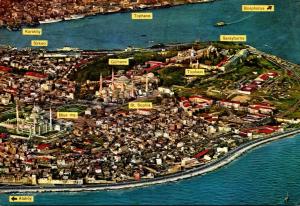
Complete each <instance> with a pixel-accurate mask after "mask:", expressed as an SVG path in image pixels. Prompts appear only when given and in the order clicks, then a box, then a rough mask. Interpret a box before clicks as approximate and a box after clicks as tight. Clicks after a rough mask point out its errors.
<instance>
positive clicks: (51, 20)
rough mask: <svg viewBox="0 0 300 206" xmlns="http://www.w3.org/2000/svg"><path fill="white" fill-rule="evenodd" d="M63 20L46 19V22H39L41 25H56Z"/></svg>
mask: <svg viewBox="0 0 300 206" xmlns="http://www.w3.org/2000/svg"><path fill="white" fill-rule="evenodd" d="M62 20H63V19H46V20H44V21H39V22H40V24H50V23H56V22H60V21H62Z"/></svg>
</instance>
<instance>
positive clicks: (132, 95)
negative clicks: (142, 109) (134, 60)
mask: <svg viewBox="0 0 300 206" xmlns="http://www.w3.org/2000/svg"><path fill="white" fill-rule="evenodd" d="M131 82H132V84H131V91H130V96H131V97H134V83H133V80H132V81H131Z"/></svg>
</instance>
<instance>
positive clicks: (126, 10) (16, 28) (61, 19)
mask: <svg viewBox="0 0 300 206" xmlns="http://www.w3.org/2000/svg"><path fill="white" fill-rule="evenodd" d="M215 1H216V0H198V1H196V2H186V3H179V4H174V5H172V4H166V5H149V6H146V7H141V6H138V7H135V8H120V9H119V10H116V11H113V10H107V11H104V12H95V13H85V14H84V13H83V14H79V13H75V14H72V15H73V16H74V15H79V16H83V17H80V18H73V19H72V18H71V19H68V18H70V17H68V16H61V17H58V18H56V19H44V20H38V22H32V23H28V22H27V23H26V22H24V23H22V24H20V25H9V24H6V25H2V26H1V27H0V29H1V28H2V29H7V30H9V31H10V32H16V31H20V30H21V29H22V28H24V27H28V28H35V27H37V28H38V27H40V26H41V25H43V24H52V23H58V22H68V21H73V20H78V19H85V18H88V17H94V16H99V15H110V14H117V13H129V12H140V11H147V10H156V9H167V8H173V7H178V6H184V5H192V4H204V3H213V2H215ZM72 15H71V16H72ZM53 20H54V21H53ZM47 21H49V22H47ZM41 22H43V23H41Z"/></svg>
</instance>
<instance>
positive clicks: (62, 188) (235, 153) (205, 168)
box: [0, 129, 300, 193]
mask: <svg viewBox="0 0 300 206" xmlns="http://www.w3.org/2000/svg"><path fill="white" fill-rule="evenodd" d="M299 133H300V129H293V130H290V131H285V132H282V133H278V134H274V135H271V136H269V137H267V138H266V137H263V138H259V139H256V140H254V141H251V142H248V143H246V144H243V145H240V146H239V147H237V148H235V149H233V150H231V151H229V152H228V153H227V154H226V155H224V156H223V157H221V158H219V159H217V160H215V161H213V162H211V163H208V164H206V165H202V166H199V167H195V168H192V169H189V170H186V171H182V172H178V173H174V174H170V175H165V176H161V177H157V178H153V179H142V180H141V181H127V182H121V183H113V184H101V185H100V184H97V185H59V186H41V185H37V186H13V185H3V186H0V193H35V192H83V191H99V190H118V189H128V188H134V187H143V186H149V185H154V184H162V183H167V182H174V181H178V180H182V179H187V178H191V177H194V176H198V175H203V174H205V173H208V172H212V171H214V170H216V169H219V168H221V167H223V166H225V165H227V164H229V163H230V162H232V161H233V160H235V159H236V158H238V157H240V156H241V155H242V154H244V153H246V152H248V151H250V150H251V149H253V148H255V147H258V146H260V145H263V144H266V143H269V142H272V141H275V140H279V139H282V138H285V137H289V136H294V135H297V134H299Z"/></svg>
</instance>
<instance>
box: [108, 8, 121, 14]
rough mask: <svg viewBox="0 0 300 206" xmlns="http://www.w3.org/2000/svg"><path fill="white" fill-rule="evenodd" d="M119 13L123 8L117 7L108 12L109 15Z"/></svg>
mask: <svg viewBox="0 0 300 206" xmlns="http://www.w3.org/2000/svg"><path fill="white" fill-rule="evenodd" d="M119 11H121V8H120V7H115V8H113V9H109V10H108V11H107V13H115V12H119Z"/></svg>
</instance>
